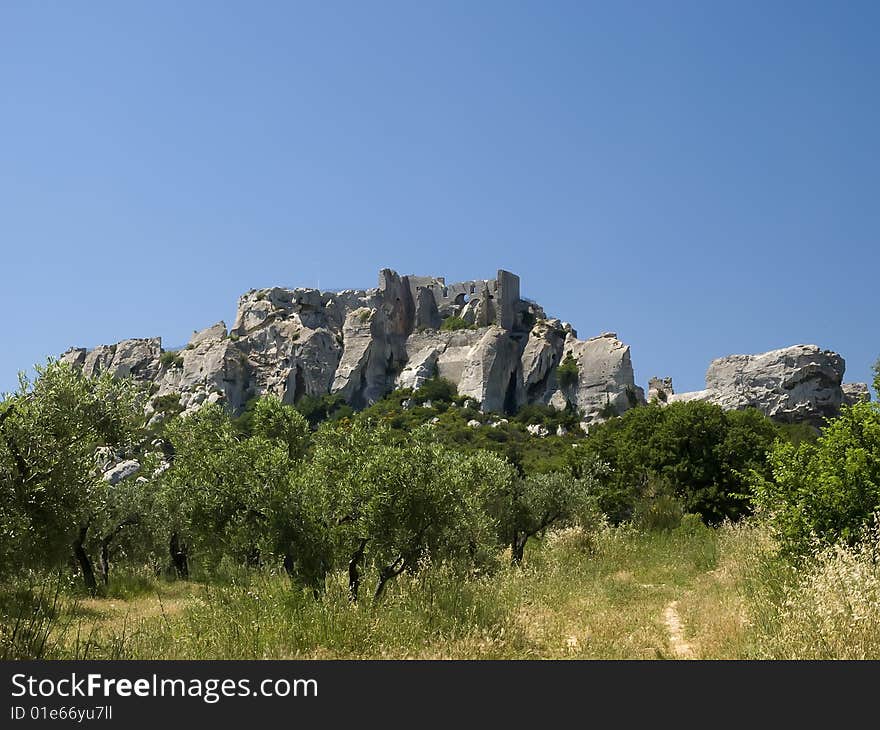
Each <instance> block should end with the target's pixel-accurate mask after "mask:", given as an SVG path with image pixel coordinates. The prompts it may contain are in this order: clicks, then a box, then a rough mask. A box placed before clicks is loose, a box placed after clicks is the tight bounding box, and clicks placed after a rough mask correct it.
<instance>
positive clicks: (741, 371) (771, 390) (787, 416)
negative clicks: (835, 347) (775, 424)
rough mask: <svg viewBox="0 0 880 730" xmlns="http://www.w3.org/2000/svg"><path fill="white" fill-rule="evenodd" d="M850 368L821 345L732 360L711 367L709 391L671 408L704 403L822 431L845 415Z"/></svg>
mask: <svg viewBox="0 0 880 730" xmlns="http://www.w3.org/2000/svg"><path fill="white" fill-rule="evenodd" d="M845 367H846V364H845V362H844V360H843V358H842V357H841V356H840V355H838V354H837V353H836V352H831V351H829V350H822V349H821V348H819V347H817V346H816V345H794V346H792V347H785V348H782V349H780V350H772V351H770V352H765V353H761V354H759V355H729V356H727V357H721V358H718V359H717V360H713V361H712V363H711V364H710V365H709V369H708V371H707V372H706V389H705V390H701V391H696V392H694V393H678V394H675V395H673V396H670V398H669V402H682V401H690V400H704V401H707V402H709V403H715V404H716V405H719V406H721V407H722V408H724V409H726V410H740V409H743V408H757V409H758V410H760V411H763V412H764V413H765V414H766V415H767V416H769V417H770V418H773V419H774V420H777V421H780V422H783V423H796V422H808V423H814V424H817V425H818V424H820V423H821V422H822V421H823V420H824V419H825V418H830V417H833V416H835V415H837V413H838V412H839V411H840V406H841V404H842V403H843V402H844V392H843V388H842V387H841V382H842V380H843V373H844V370H845Z"/></svg>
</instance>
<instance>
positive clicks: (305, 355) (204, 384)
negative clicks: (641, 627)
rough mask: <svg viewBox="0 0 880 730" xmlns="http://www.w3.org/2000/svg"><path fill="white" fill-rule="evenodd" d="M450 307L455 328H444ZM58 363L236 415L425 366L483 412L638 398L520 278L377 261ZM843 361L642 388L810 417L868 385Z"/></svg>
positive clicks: (592, 408) (604, 341)
mask: <svg viewBox="0 0 880 730" xmlns="http://www.w3.org/2000/svg"><path fill="white" fill-rule="evenodd" d="M451 317H455V318H457V320H455V324H456V325H457V328H452V327H448V326H447V327H444V322H448V323H449V324H452V321H450V318H451ZM569 354H570V355H571V356H572V358H573V359H574V361H575V363H576V365H577V374H576V377H573V378H570V379H566V381H565V382H564V383H560V382H559V379H558V378H557V366H558V365H559V364H560V363H561V362H562V360H563V359H564V358H566V357H567V356H568V355H569ZM61 359H62V360H63V361H66V362H69V363H71V364H73V365H75V366H77V367H81V368H82V369H83V371H84V372H85V373H86V374H88V375H94V374H96V373H98V372H102V371H106V370H109V371H111V372H113V373H114V374H116V375H119V376H131V377H133V378H136V379H138V380H143V381H150V382H152V383H154V384H155V388H154V389H155V393H156V395H157V396H161V395H167V394H171V393H174V394H179V396H180V405H181V407H182V408H183V409H184V410H185V411H191V410H194V409H196V408H199V407H201V405H202V404H204V403H207V402H222V403H224V404H226V405H227V407H229V408H230V409H231V410H232V411H233V412H240V411H241V410H242V409H243V408H244V406H245V404H246V403H247V402H248V401H249V400H250V399H251V398H253V397H255V396H259V395H261V394H265V393H269V394H273V395H276V396H278V397H279V398H281V399H282V400H283V401H284V402H286V403H296V402H297V401H299V400H300V399H301V398H303V397H305V396H322V395H327V394H339V395H340V396H341V397H342V398H344V399H345V401H346V402H348V403H350V404H351V405H352V406H354V407H355V408H362V407H365V406H367V405H369V404H371V403H374V402H375V401H377V400H379V399H380V398H382V397H383V396H384V395H386V394H388V393H389V392H391V391H392V390H394V389H396V388H402V387H406V388H413V389H415V388H418V387H419V386H421V385H422V384H423V383H424V382H425V381H426V380H428V379H429V378H432V377H435V376H440V377H442V378H446V379H448V380H450V381H452V382H453V383H454V384H455V386H456V387H457V388H458V392H459V393H460V394H461V395H464V396H467V397H469V398H471V399H473V400H474V401H476V402H478V403H479V404H480V406H481V408H482V410H483V411H485V412H495V413H508V414H509V413H513V412H515V411H516V410H517V409H518V408H520V407H521V406H523V405H526V404H544V405H551V406H553V407H555V408H557V409H565V408H572V409H575V410H576V411H577V412H578V413H580V415H581V417H582V420H583V424H582V425H583V426H585V427H587V426H588V425H589V424H590V423H593V422H597V421H600V420H602V419H603V418H605V417H607V416H608V415H611V414H622V413H624V412H625V411H626V410H628V409H630V408H633V407H635V406H637V405H640V404H643V403H645V402H646V399H645V395H644V391H643V390H642V389H641V388H640V387H639V386H638V385H636V383H635V377H634V373H633V367H632V360H631V356H630V348H629V345H626V344H624V343H623V342H621V341H620V340H619V339H618V337H617V335H616V334H615V333H613V332H605V333H602V334H600V335H598V336H596V337H591V338H588V339H585V340H581V339H578V337H577V332H576V331H575V330H574V329H573V328H572V327H571V325H569V324H568V323H567V322H562V321H560V320H559V319H555V318H550V317H548V316H547V315H546V314H545V312H544V310H543V309H542V308H541V307H540V306H539V305H538V304H536V303H534V302H532V301H529V300H527V299H523V298H522V297H521V295H520V280H519V277H518V276H516V275H515V274H512V273H510V272H509V271H504V270H499V271H498V273H497V276H496V277H495V278H494V279H476V280H471V281H464V282H456V283H452V284H447V283H446V281H445V279H444V278H442V277H430V276H415V275H410V276H400V275H399V274H397V273H396V272H395V271H392V270H391V269H383V270H382V271H381V272H380V273H379V281H378V286H377V287H375V288H373V289H358V290H344V291H338V292H331V291H320V290H318V289H312V288H297V289H286V288H282V287H271V288H267V289H252V290H251V291H249V292H247V293H246V294H244V295H242V296H241V297H240V298H239V302H238V313H237V315H236V318H235V322H234V324H233V326H232V328H231V329H229V330H227V327H226V325H225V323H223V322H218V323H217V324H215V325H212V326H211V327H208V328H206V329H204V330H201V331H197V332H194V333H193V336H192V337H191V339H190V341H189V344H188V345H187V346H186V347H185V348H183V349H181V350H180V351H179V352H176V353H169V352H167V351H165V350H164V349H163V347H162V341H161V339H160V338H158V337H154V338H148V339H132V340H124V341H122V342H119V343H116V344H113V345H102V346H99V347H96V348H94V349H92V350H87V349H85V348H72V349H70V350H68V351H67V352H66V353H64V355H62V356H61ZM843 369H844V363H843V358H841V357H840V356H839V355H837V354H836V353H831V352H827V351H822V350H820V349H819V348H818V347H815V346H812V345H809V346H808V345H798V346H795V347H793V348H786V349H784V350H777V351H774V352H772V353H765V354H763V355H750V356H746V355H737V356H730V357H727V358H720V359H719V360H716V361H714V362H713V363H712V365H711V366H710V368H709V373H707V388H706V390H704V391H699V392H697V393H684V394H675V393H674V391H673V388H672V380H671V379H670V378H663V379H660V378H653V379H652V380H651V381H650V382H649V385H648V397H649V399H653V398H657V399H659V400H661V401H664V399H665V402H674V401H676V400H692V399H701V400H707V401H710V402H714V403H718V404H719V405H721V406H723V407H725V408H744V407H748V406H754V407H757V408H760V409H761V410H762V411H764V412H765V413H767V415H769V416H771V417H773V418H776V419H777V420H783V421H800V420H805V421H810V422H816V421H817V420H819V419H821V418H824V417H826V416H828V415H832V414H834V413H835V412H836V411H837V410H838V409H839V408H840V405H841V403H843V402H847V400H848V399H849V400H854V399H859V398H864V397H865V396H866V395H867V394H868V389H867V386H865V385H864V384H847V385H843V384H842V378H843Z"/></svg>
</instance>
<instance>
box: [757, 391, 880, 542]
mask: <svg viewBox="0 0 880 730" xmlns="http://www.w3.org/2000/svg"><path fill="white" fill-rule="evenodd" d="M754 486H755V499H756V501H757V503H758V504H759V505H760V506H761V507H762V508H763V510H764V511H765V512H766V513H767V515H768V517H769V519H770V522H771V525H772V526H773V529H774V532H775V534H776V537H777V539H779V540H780V542H781V543H782V545H783V547H784V548H785V550H786V551H788V552H790V553H794V554H805V553H807V552H809V551H810V550H811V549H812V546H813V543H814V542H815V541H816V540H818V541H819V542H820V543H823V544H832V543H835V542H837V541H839V540H842V541H844V542H845V543H848V544H855V543H856V542H857V541H858V540H859V539H861V538H862V536H863V535H864V533H865V531H866V529H868V528H869V527H870V526H871V525H872V524H873V523H874V516H875V514H876V513H877V512H878V511H880V408H878V406H877V405H876V404H873V403H857V404H856V405H853V406H851V407H845V408H844V409H843V412H842V413H841V415H840V416H839V417H838V418H834V419H832V420H831V421H830V422H829V423H828V425H827V426H826V428H825V431H824V432H823V434H822V436H820V437H819V439H818V440H817V441H816V442H815V443H808V442H803V443H801V444H799V445H797V446H796V445H794V444H791V443H786V442H782V441H780V442H778V443H777V444H776V445H775V446H774V447H773V450H772V452H771V454H770V474H769V475H760V474H756V475H755V482H754Z"/></svg>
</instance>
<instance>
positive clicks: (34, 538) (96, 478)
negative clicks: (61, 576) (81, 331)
mask: <svg viewBox="0 0 880 730" xmlns="http://www.w3.org/2000/svg"><path fill="white" fill-rule="evenodd" d="M142 425H143V397H142V394H141V392H140V390H139V389H138V388H137V387H136V386H135V385H134V384H133V383H132V382H131V381H130V380H127V379H116V378H113V377H112V376H111V375H110V374H109V373H104V374H102V375H100V376H98V377H95V378H87V377H85V376H84V375H83V374H82V372H81V371H80V370H79V369H76V368H73V367H71V366H69V365H67V364H65V363H59V362H54V361H50V362H49V364H48V365H46V366H45V367H37V378H36V379H35V380H34V381H33V383H31V382H29V381H28V380H27V379H26V378H25V377H24V376H22V377H21V379H20V387H19V390H18V391H17V392H16V393H15V394H14V395H13V396H11V397H10V398H8V399H7V400H6V401H4V402H3V408H2V412H0V437H2V439H0V440H2V445H3V448H2V456H0V462H2V464H3V466H2V467H0V468H2V471H3V472H4V474H5V479H6V485H7V489H8V490H9V494H8V497H9V498H10V500H11V504H12V505H13V506H12V507H11V510H12V512H13V513H14V514H13V519H12V521H13V523H14V524H16V525H17V527H18V530H19V531H18V532H17V533H14V535H13V540H12V541H13V543H14V547H13V548H12V551H13V552H14V553H15V555H16V557H15V562H16V565H17V567H18V568H19V569H21V568H25V567H29V566H33V565H39V566H50V565H54V564H57V562H58V561H59V560H60V559H61V557H62V555H63V554H64V553H65V552H66V551H67V550H70V549H71V548H72V549H73V553H74V557H75V559H76V562H77V564H78V565H79V568H80V571H81V573H82V578H83V582H84V584H85V586H86V588H87V589H88V590H89V591H90V592H94V591H95V590H96V589H97V581H96V579H95V572H94V568H93V564H92V559H91V557H90V556H89V554H88V552H87V549H86V548H87V540H88V539H89V537H90V532H91V531H92V530H93V529H94V526H95V524H96V523H97V522H98V516H99V515H100V514H101V513H102V512H103V511H104V510H105V507H106V503H107V501H108V499H109V498H110V497H109V494H110V486H109V485H108V484H107V483H106V482H104V481H103V480H102V479H101V476H100V473H99V472H98V470H97V468H96V463H95V451H96V449H97V447H99V446H106V447H110V448H111V449H114V450H115V449H123V450H124V449H129V448H131V446H132V443H133V441H134V439H135V434H136V433H137V431H138V429H139V428H140V427H141V426H142ZM6 509H7V510H9V509H10V508H9V507H7V508H6ZM4 521H7V522H8V521H9V517H7V518H6V519H5V520H4ZM9 548H10V546H9V545H8V544H7V549H9Z"/></svg>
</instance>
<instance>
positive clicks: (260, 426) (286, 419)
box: [252, 396, 310, 460]
mask: <svg viewBox="0 0 880 730" xmlns="http://www.w3.org/2000/svg"><path fill="white" fill-rule="evenodd" d="M252 430H253V435H254V436H257V437H259V438H264V439H266V440H269V441H276V442H279V443H280V444H281V445H282V446H283V447H284V448H286V449H287V453H288V456H289V457H290V458H291V459H292V460H297V459H302V458H303V457H304V456H305V453H306V450H307V449H308V445H309V436H310V432H309V422H308V421H307V420H306V418H305V416H303V415H302V414H301V413H300V412H299V411H298V410H296V409H295V408H294V407H293V406H289V405H285V404H283V403H282V402H281V400H280V399H279V398H275V397H274V396H263V397H262V398H260V399H259V400H258V401H257V405H256V407H255V408H254V417H253V422H252Z"/></svg>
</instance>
